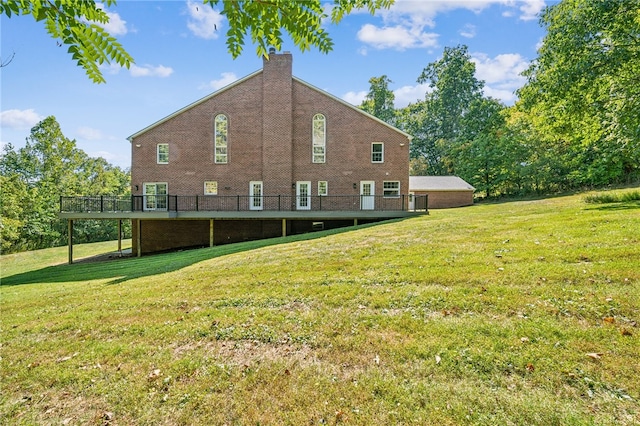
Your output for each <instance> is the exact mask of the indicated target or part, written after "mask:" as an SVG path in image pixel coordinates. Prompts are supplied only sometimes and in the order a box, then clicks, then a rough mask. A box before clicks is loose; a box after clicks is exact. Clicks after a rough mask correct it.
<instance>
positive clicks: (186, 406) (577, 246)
mask: <svg viewBox="0 0 640 426" xmlns="http://www.w3.org/2000/svg"><path fill="white" fill-rule="evenodd" d="M583 197H584V195H579V196H570V197H561V198H554V199H549V200H539V201H526V202H511V203H503V204H486V205H476V206H473V207H469V208H464V209H452V210H434V211H432V212H431V215H429V216H426V217H420V218H414V219H409V220H403V221H394V222H389V223H383V224H380V225H377V226H368V227H362V228H350V229H346V230H342V231H334V232H331V233H317V234H310V235H307V236H296V237H291V238H283V239H274V240H266V241H261V242H252V243H245V244H236V245H229V246H220V247H214V248H209V249H202V250H192V251H183V252H179V253H171V254H162V255H157V256H148V257H143V258H140V259H125V260H112V261H109V262H102V263H91V262H85V263H78V264H75V265H66V264H65V262H66V254H67V253H66V248H60V249H52V250H45V251H42V252H37V253H36V252H33V253H25V254H23V255H12V256H6V257H2V268H3V272H2V274H3V279H2V284H3V286H2V289H1V291H2V298H1V301H0V308H1V315H2V360H1V363H2V365H1V367H2V368H1V371H2V378H1V381H2V393H1V396H0V398H1V399H0V404H1V405H0V407H1V412H0V413H1V415H2V418H3V421H4V422H5V423H10V424H61V423H64V424H143V425H144V424H149V425H151V424H154V425H155V424H295V425H298V424H341V423H346V424H437V425H446V424H487V425H494V424H539V425H548V424H557V425H565V424H569V425H571V424H575V425H582V424H611V425H614V424H615V425H632V424H637V423H638V422H640V402H639V398H640V391H639V390H640V376H639V375H638V365H640V355H639V354H640V343H639V339H640V337H639V336H640V330H638V326H637V322H638V319H639V317H640V267H639V266H638V265H639V264H640V246H639V244H640V204H638V203H637V202H635V201H628V202H621V203H615V204H599V205H592V204H586V203H585V202H584V201H583ZM93 248H94V249H96V250H97V249H99V250H104V246H94V247H93ZM91 249H92V248H91V247H85V248H84V249H83V250H88V251H91ZM78 250H80V248H78ZM34 253H36V254H35V255H34ZM22 256H24V257H22ZM39 259H43V260H42V261H41V262H40V261H39Z"/></svg>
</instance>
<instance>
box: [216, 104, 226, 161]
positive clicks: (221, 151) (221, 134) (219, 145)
mask: <svg viewBox="0 0 640 426" xmlns="http://www.w3.org/2000/svg"><path fill="white" fill-rule="evenodd" d="M214 128H215V129H214V133H215V162H216V163H217V164H225V163H227V160H228V154H229V152H228V149H229V148H228V145H227V144H228V135H229V127H228V120H227V116H226V115H224V114H219V115H216V118H215V120H214Z"/></svg>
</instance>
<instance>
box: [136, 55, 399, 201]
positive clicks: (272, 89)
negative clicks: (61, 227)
mask: <svg viewBox="0 0 640 426" xmlns="http://www.w3.org/2000/svg"><path fill="white" fill-rule="evenodd" d="M264 81H267V84H264V85H263V82H264ZM289 93H291V95H289ZM262 106H264V108H263V107H262ZM316 113H322V114H324V115H325V117H326V126H327V127H326V128H327V145H326V163H324V164H313V163H312V148H311V143H312V136H311V123H312V119H313V116H314V115H315V114H316ZM217 114H225V115H226V116H227V118H228V124H229V127H228V163H227V164H215V163H214V155H213V152H214V148H213V132H214V129H213V120H214V117H215V116H216V115H217ZM372 142H383V143H384V151H385V152H384V163H382V164H372V163H371V143H372ZM159 143H168V144H169V164H156V146H157V144H159ZM138 145H139V146H138ZM131 149H132V155H131V158H132V166H131V183H132V193H133V194H134V195H141V194H142V191H143V183H144V182H167V183H168V191H169V193H170V194H172V195H196V194H204V188H203V186H204V182H205V181H208V180H213V181H217V182H218V194H219V195H238V194H239V195H248V192H249V182H250V181H263V182H264V195H278V194H282V195H287V194H292V192H294V189H293V188H292V186H293V185H292V184H293V183H294V182H296V181H311V182H312V185H311V186H312V194H313V195H316V194H317V181H319V180H326V181H328V188H329V194H330V195H350V194H358V193H359V190H360V184H359V183H360V181H361V180H374V181H375V191H376V194H377V195H380V194H382V183H383V181H385V180H391V181H400V192H401V193H402V194H406V193H408V189H409V141H408V139H407V138H406V137H405V136H403V135H402V134H400V133H398V132H397V131H394V130H392V129H391V128H389V127H387V126H385V125H383V124H381V123H379V122H377V121H376V120H374V119H372V118H370V117H367V116H365V115H363V114H361V113H359V112H358V111H356V110H354V109H352V108H350V107H348V106H346V105H344V104H343V103H341V102H339V101H337V100H336V99H333V98H331V97H329V96H327V95H326V94H324V93H320V92H319V91H317V90H314V89H312V88H310V87H308V86H307V85H305V84H303V83H300V82H299V81H297V80H292V78H291V55H289V54H282V55H271V60H270V61H265V63H264V71H263V72H262V73H257V74H256V75H254V76H252V77H250V78H248V79H247V80H245V81H243V82H241V83H240V84H237V85H236V86H233V87H231V88H229V89H227V90H225V91H223V92H220V93H218V94H216V95H215V96H214V97H212V98H209V99H205V100H204V101H202V102H201V103H200V104H198V105H195V106H193V107H191V108H189V109H187V110H185V111H182V112H181V113H179V114H177V115H175V116H173V117H171V118H169V119H167V120H166V121H165V122H163V123H161V124H159V125H157V126H155V127H153V128H152V129H150V130H148V131H146V132H145V133H143V134H141V135H139V136H137V137H135V138H134V139H133V140H132V143H131ZM354 183H355V184H356V186H357V188H356V189H354V188H353V184H354ZM136 186H137V189H136Z"/></svg>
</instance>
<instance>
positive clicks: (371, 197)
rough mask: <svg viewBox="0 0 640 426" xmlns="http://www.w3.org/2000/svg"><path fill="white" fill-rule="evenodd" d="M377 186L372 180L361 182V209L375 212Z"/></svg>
mask: <svg viewBox="0 0 640 426" xmlns="http://www.w3.org/2000/svg"><path fill="white" fill-rule="evenodd" d="M375 186H376V183H375V182H374V181H372V180H363V181H360V209H361V210H373V209H374V207H375V192H376V191H375Z"/></svg>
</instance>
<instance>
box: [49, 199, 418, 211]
mask: <svg viewBox="0 0 640 426" xmlns="http://www.w3.org/2000/svg"><path fill="white" fill-rule="evenodd" d="M261 210H264V211H357V210H372V211H426V210H427V196H426V195H399V196H395V197H388V196H382V195H315V196H308V197H298V196H292V195H263V196H248V195H232V196H226V195H132V196H107V195H104V196H85V197H65V196H62V197H60V212H62V213H120V212H145V211H172V212H198V211H202V212H216V211H220V212H230V211H239V212H249V211H261Z"/></svg>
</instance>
